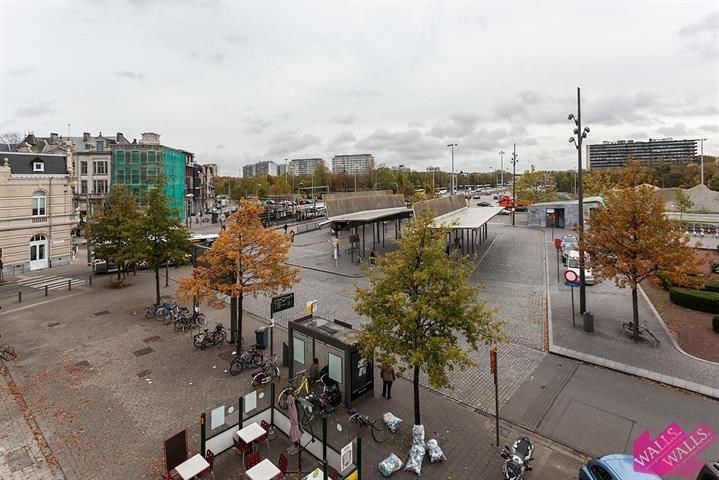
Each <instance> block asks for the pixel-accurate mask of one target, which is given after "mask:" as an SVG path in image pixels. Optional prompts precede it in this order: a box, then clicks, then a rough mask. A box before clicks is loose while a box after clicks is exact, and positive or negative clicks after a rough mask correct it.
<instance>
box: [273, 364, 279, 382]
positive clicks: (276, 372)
mask: <svg viewBox="0 0 719 480" xmlns="http://www.w3.org/2000/svg"><path fill="white" fill-rule="evenodd" d="M272 376H273V377H277V379H278V380H279V379H280V369H279V367H274V368H273V369H272Z"/></svg>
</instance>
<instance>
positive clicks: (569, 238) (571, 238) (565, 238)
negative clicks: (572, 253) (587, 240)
mask: <svg viewBox="0 0 719 480" xmlns="http://www.w3.org/2000/svg"><path fill="white" fill-rule="evenodd" d="M567 243H571V244H573V245H579V239H578V238H577V236H576V235H564V236H563V237H562V243H561V245H562V247H564V245H565V244H567Z"/></svg>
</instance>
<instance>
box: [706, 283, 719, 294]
mask: <svg viewBox="0 0 719 480" xmlns="http://www.w3.org/2000/svg"><path fill="white" fill-rule="evenodd" d="M704 290H707V291H709V292H719V280H714V281H713V282H709V283H707V284H706V285H704Z"/></svg>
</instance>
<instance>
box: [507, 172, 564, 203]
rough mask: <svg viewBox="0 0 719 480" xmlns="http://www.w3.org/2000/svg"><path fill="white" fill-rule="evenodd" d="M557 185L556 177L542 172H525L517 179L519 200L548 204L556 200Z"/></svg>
mask: <svg viewBox="0 0 719 480" xmlns="http://www.w3.org/2000/svg"><path fill="white" fill-rule="evenodd" d="M556 191H557V185H556V183H555V182H554V177H553V176H552V175H551V174H550V173H549V172H545V171H542V170H535V169H534V165H532V168H531V170H527V171H525V172H524V173H523V174H522V176H520V177H519V178H518V179H517V182H516V193H517V200H524V201H530V202H532V203H537V202H546V201H550V200H554V199H555V198H556Z"/></svg>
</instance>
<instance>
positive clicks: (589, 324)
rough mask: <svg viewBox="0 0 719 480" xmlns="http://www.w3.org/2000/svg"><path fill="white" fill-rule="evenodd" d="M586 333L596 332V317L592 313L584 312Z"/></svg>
mask: <svg viewBox="0 0 719 480" xmlns="http://www.w3.org/2000/svg"><path fill="white" fill-rule="evenodd" d="M583 320H584V331H585V332H593V331H594V315H592V312H584V318H583Z"/></svg>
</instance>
